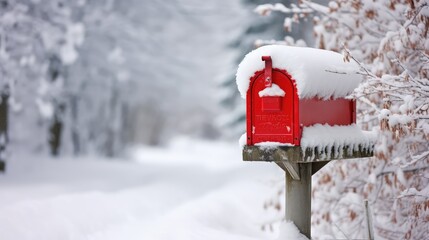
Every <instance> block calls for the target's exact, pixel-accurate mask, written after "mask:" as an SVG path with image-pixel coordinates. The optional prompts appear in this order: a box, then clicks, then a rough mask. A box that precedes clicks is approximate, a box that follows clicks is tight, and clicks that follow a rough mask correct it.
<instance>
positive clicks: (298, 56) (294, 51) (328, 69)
mask: <svg viewBox="0 0 429 240" xmlns="http://www.w3.org/2000/svg"><path fill="white" fill-rule="evenodd" d="M262 56H271V59H272V62H273V68H279V69H284V70H286V71H287V72H288V73H289V74H290V75H291V76H292V78H293V79H294V80H295V82H296V86H297V89H298V96H299V98H301V99H304V98H312V97H316V96H317V97H319V98H323V99H327V98H330V97H333V98H339V97H345V96H347V95H349V94H351V93H352V92H353V90H354V89H355V88H357V87H358V85H359V83H360V82H361V80H362V76H361V75H359V74H358V72H359V66H358V65H357V64H356V63H355V62H344V61H343V56H342V55H341V54H339V53H336V52H332V51H327V50H322V49H315V48H304V47H290V46H284V45H268V46H263V47H260V48H258V49H255V50H253V51H252V52H250V53H248V54H247V55H246V56H245V57H244V59H243V61H242V62H241V63H240V65H239V66H238V70H237V74H236V77H237V86H238V90H239V91H240V94H241V96H242V97H243V98H246V93H247V89H248V88H249V83H250V78H251V77H252V76H253V75H254V74H255V72H257V71H260V70H263V69H264V67H265V63H264V61H262V60H261V57H262Z"/></svg>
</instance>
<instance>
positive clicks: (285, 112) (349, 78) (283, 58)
mask: <svg viewBox="0 0 429 240" xmlns="http://www.w3.org/2000/svg"><path fill="white" fill-rule="evenodd" d="M319 55H321V56H319ZM309 56H313V57H312V58H311V59H308V57H309ZM291 58H292V59H293V60H291ZM258 59H259V61H260V62H262V63H263V65H261V63H260V62H259V63H258V62H256V61H258ZM300 60H301V61H303V62H302V63H299V62H296V61H300ZM276 61H278V62H276ZM252 64H253V65H255V69H254V72H253V73H250V74H249V69H253V68H252V66H253V65H252ZM349 64H350V65H351V66H350V65H348V63H344V62H342V56H341V55H340V54H337V53H333V52H329V51H324V50H318V49H309V48H294V47H286V46H265V47H261V48H259V49H257V50H255V51H253V52H251V53H250V54H248V55H247V56H246V57H245V59H244V60H243V62H242V63H241V64H240V67H239V70H238V72H237V84H238V86H239V90H240V91H241V93H242V95H245V96H246V121H247V123H246V137H245V143H244V146H243V160H244V161H266V162H274V163H276V164H277V165H278V166H280V167H281V168H282V169H283V170H284V171H285V174H286V220H290V221H293V222H294V224H295V225H296V226H297V227H298V229H299V230H300V231H301V233H303V234H304V235H305V236H307V237H308V238H311V176H312V175H313V174H314V173H316V172H317V171H318V170H320V169H321V168H322V167H323V166H324V165H326V164H327V163H328V162H329V161H331V160H335V159H350V158H364V157H371V156H373V146H374V136H372V135H371V134H368V133H365V132H363V131H361V130H360V129H358V127H357V126H356V125H355V123H356V102H355V101H354V100H351V99H346V98H345V97H346V96H347V95H349V94H350V93H351V92H352V91H353V89H354V88H356V87H357V86H358V84H359V83H360V76H359V75H358V74H357V70H358V69H357V66H356V65H353V64H352V63H349ZM261 66H262V67H263V68H262V69H261ZM273 66H274V67H273ZM312 66H313V67H314V68H316V70H314V71H313V69H312ZM332 68H334V70H333V69H332ZM244 69H245V70H244ZM306 70H307V71H308V72H306ZM245 71H247V73H246V72H245ZM302 71H304V72H302ZM252 74H253V75H252ZM295 75H296V76H295ZM303 75H305V76H306V77H305V78H304V77H302V76H303ZM249 76H251V77H249ZM246 77H249V78H248V79H247V80H246ZM326 78H331V80H330V79H326ZM246 81H247V83H246ZM320 81H324V82H323V83H322V84H320ZM243 82H244V84H243ZM243 85H245V86H247V88H245V87H244V88H243V87H242V88H241V89H240V86H243ZM318 88H319V89H318ZM244 91H245V92H244ZM326 133H327V136H324V135H326Z"/></svg>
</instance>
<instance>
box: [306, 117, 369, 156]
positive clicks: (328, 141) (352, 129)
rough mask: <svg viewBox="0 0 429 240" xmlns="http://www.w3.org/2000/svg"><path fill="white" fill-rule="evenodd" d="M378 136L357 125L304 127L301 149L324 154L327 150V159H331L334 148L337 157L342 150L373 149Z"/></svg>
mask: <svg viewBox="0 0 429 240" xmlns="http://www.w3.org/2000/svg"><path fill="white" fill-rule="evenodd" d="M376 138H377V135H376V132H372V131H371V132H369V131H362V130H361V129H360V128H359V127H358V126H357V125H355V124H353V125H349V126H329V125H327V124H325V125H322V124H316V125H313V126H310V127H304V128H303V132H302V137H301V148H302V149H303V150H304V151H305V150H306V149H312V150H313V151H314V149H315V148H317V149H318V150H319V152H320V153H322V151H323V150H325V149H326V151H327V153H326V157H328V158H329V156H330V155H331V150H332V148H334V153H335V156H339V157H340V156H341V154H342V148H343V147H345V146H348V147H349V151H352V150H357V149H359V146H360V147H362V148H363V149H367V150H370V149H372V147H373V145H374V143H375V141H376Z"/></svg>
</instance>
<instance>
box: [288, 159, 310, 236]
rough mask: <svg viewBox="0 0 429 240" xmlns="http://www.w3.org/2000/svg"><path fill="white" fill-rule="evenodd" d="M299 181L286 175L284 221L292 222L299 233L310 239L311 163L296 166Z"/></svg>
mask: <svg viewBox="0 0 429 240" xmlns="http://www.w3.org/2000/svg"><path fill="white" fill-rule="evenodd" d="M298 168H299V173H300V180H295V179H293V178H292V176H291V175H290V173H289V172H288V171H286V172H285V175H286V221H292V222H293V223H294V224H295V225H296V227H298V229H299V231H300V232H301V233H302V234H304V235H305V236H307V237H308V238H311V163H300V164H299V165H298Z"/></svg>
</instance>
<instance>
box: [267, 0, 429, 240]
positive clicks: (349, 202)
mask: <svg viewBox="0 0 429 240" xmlns="http://www.w3.org/2000/svg"><path fill="white" fill-rule="evenodd" d="M428 4H429V2H428V1H425V0H420V1H419V0H411V1H405V0H404V1H391V0H383V1H372V0H361V1H342V0H336V1H331V2H329V4H328V6H322V5H319V4H315V3H313V2H310V1H302V4H301V5H300V6H297V9H296V10H297V11H298V10H300V11H308V13H318V14H319V15H318V16H314V15H313V16H314V19H313V20H314V23H315V27H314V34H315V37H316V47H319V48H324V49H329V50H333V51H338V52H340V51H342V52H343V53H344V60H345V61H356V62H358V63H359V64H360V66H361V70H362V74H363V75H364V76H365V81H364V83H363V84H362V85H361V86H360V88H359V89H357V90H356V92H355V94H354V97H355V98H356V99H357V100H358V123H359V124H360V125H361V126H362V127H363V128H366V129H370V128H375V129H378V131H379V139H378V143H377V144H376V149H375V157H374V158H371V159H362V160H354V161H338V162H334V163H330V164H329V165H327V166H326V167H325V168H324V169H323V170H321V171H320V172H319V173H318V174H317V175H315V178H314V179H313V180H314V181H315V184H314V189H313V203H314V205H313V209H312V210H313V216H312V224H313V227H314V232H315V233H317V234H316V235H314V236H315V238H317V237H321V238H323V237H331V238H336V237H346V238H363V237H366V226H367V221H366V218H365V214H364V200H368V201H369V206H370V209H371V214H370V215H371V216H372V218H373V225H374V226H373V227H374V229H375V234H376V236H378V237H379V238H382V239H423V238H425V237H426V236H428V235H429V230H428V227H427V226H428V217H429V188H428V183H429V178H428V173H429V151H428V149H429V141H428V140H429V123H428V109H429V107H428V106H429V97H428V96H429V80H428V67H427V63H428V60H429V58H428V51H429V41H428V29H429V14H428V13H429V5H428ZM263 9H265V10H267V11H282V12H284V13H288V12H287V11H283V8H281V7H275V6H274V5H271V6H269V5H265V6H263ZM292 17H293V18H296V19H299V17H300V16H299V15H298V16H297V15H295V17H294V16H292ZM286 18H287V19H288V18H291V16H290V15H288V16H287V17H286ZM287 21H288V20H285V22H287Z"/></svg>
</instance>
